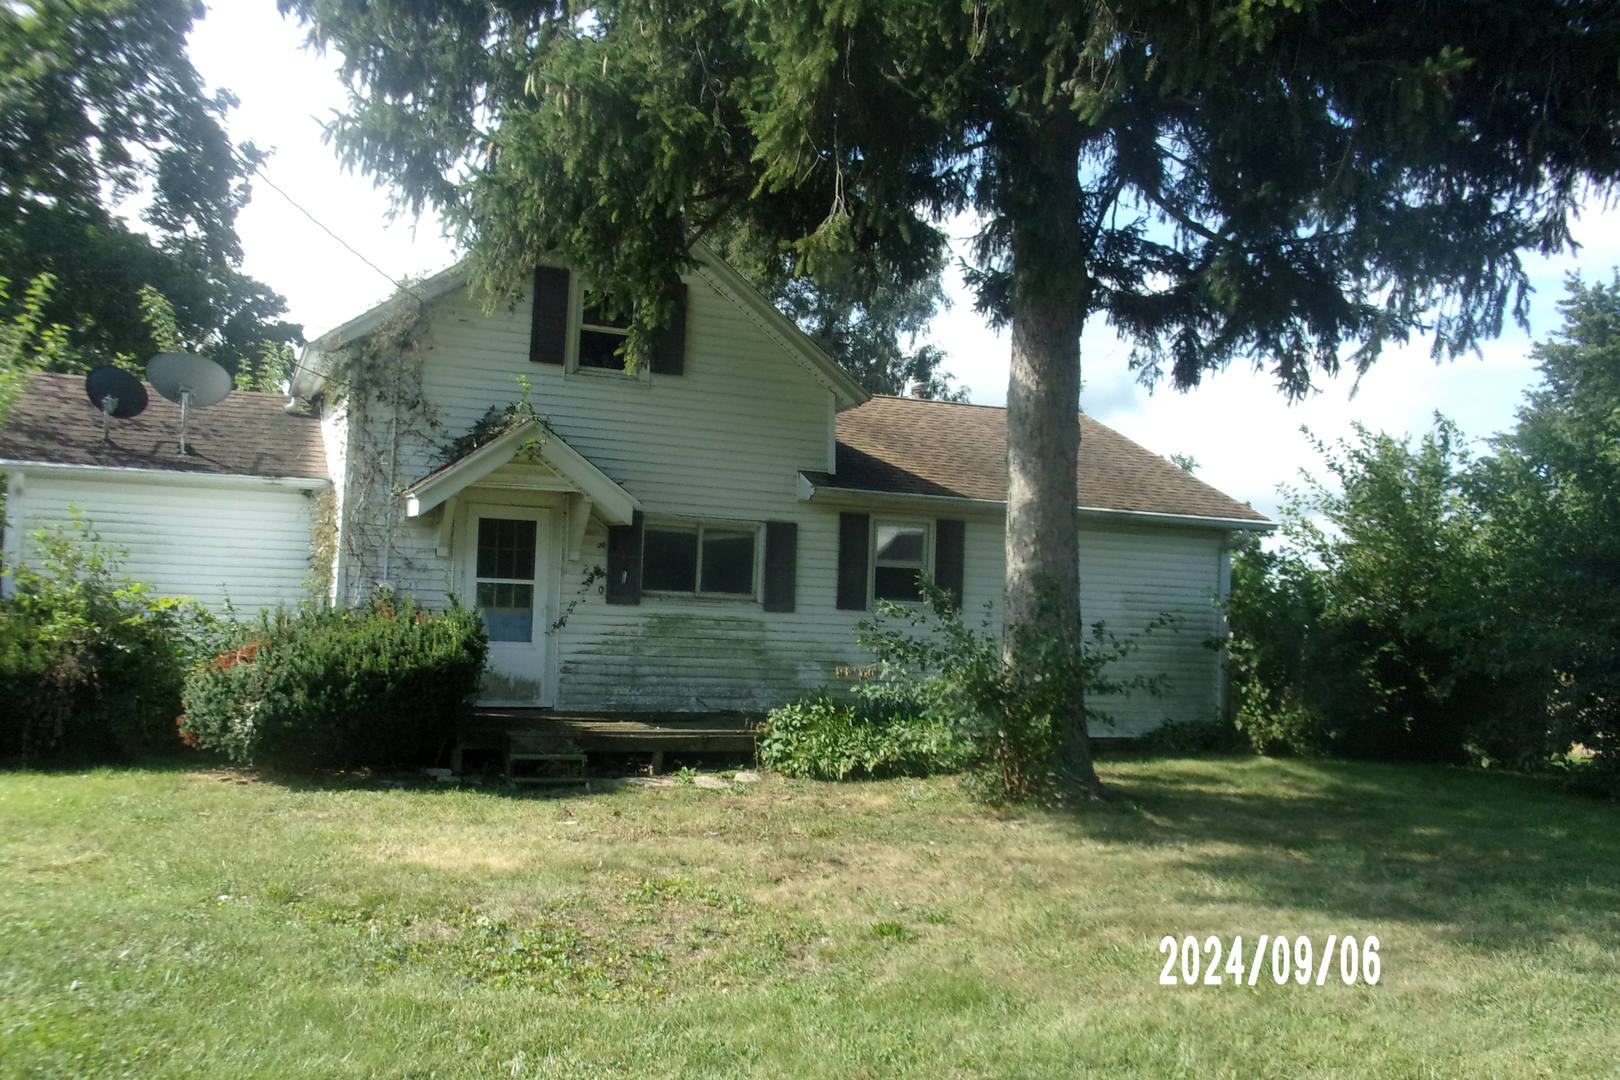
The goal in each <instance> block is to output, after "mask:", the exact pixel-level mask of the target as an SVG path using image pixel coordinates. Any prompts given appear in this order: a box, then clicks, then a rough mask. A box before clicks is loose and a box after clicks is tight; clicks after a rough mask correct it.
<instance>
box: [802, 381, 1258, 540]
mask: <svg viewBox="0 0 1620 1080" xmlns="http://www.w3.org/2000/svg"><path fill="white" fill-rule="evenodd" d="M1080 439H1081V452H1080V459H1079V461H1080V482H1079V486H1078V490H1077V491H1076V492H1075V501H1076V504H1077V505H1079V506H1083V507H1087V508H1090V509H1097V510H1136V511H1142V512H1146V513H1154V514H1185V515H1190V516H1194V517H1214V518H1240V519H1243V520H1246V521H1265V520H1266V518H1265V517H1264V516H1263V515H1261V514H1258V513H1256V512H1255V511H1254V510H1253V509H1251V508H1250V507H1248V506H1246V505H1244V504H1243V503H1240V502H1238V501H1237V500H1236V499H1233V498H1232V497H1230V496H1228V495H1223V494H1222V493H1221V492H1219V491H1216V490H1215V489H1214V488H1212V487H1210V486H1209V485H1208V484H1206V483H1204V482H1203V481H1202V480H1200V479H1198V478H1197V477H1196V476H1193V475H1192V474H1191V473H1189V472H1187V471H1186V470H1185V469H1183V468H1181V467H1180V466H1178V465H1175V464H1172V463H1171V462H1169V461H1166V460H1165V459H1164V458H1162V457H1160V456H1158V455H1157V454H1154V453H1151V452H1150V451H1148V450H1145V449H1143V448H1142V447H1140V446H1138V445H1137V444H1136V443H1133V442H1132V441H1131V440H1129V439H1127V438H1126V437H1125V436H1123V435H1121V434H1119V432H1117V431H1113V430H1112V429H1110V428H1106V427H1104V426H1103V425H1102V424H1099V423H1098V422H1097V421H1095V420H1093V419H1092V418H1091V417H1089V416H1085V415H1082V416H1081V417H1080ZM837 464H838V472H837V474H836V475H832V474H828V473H813V472H807V473H805V474H804V475H805V477H806V478H807V479H808V480H809V481H810V482H811V483H813V484H816V485H817V486H821V487H828V488H841V489H845V490H856V491H873V492H881V493H886V494H908V495H944V496H954V497H958V498H968V499H987V500H991V501H995V502H1005V501H1006V499H1007V410H1006V409H1002V408H995V407H992V406H987V405H963V404H958V403H956V402H950V401H924V400H919V399H917V398H898V397H874V398H873V399H872V400H871V401H868V402H867V403H866V404H864V405H860V406H857V407H856V408H853V409H849V410H847V411H845V412H842V413H839V414H838V447H837Z"/></svg>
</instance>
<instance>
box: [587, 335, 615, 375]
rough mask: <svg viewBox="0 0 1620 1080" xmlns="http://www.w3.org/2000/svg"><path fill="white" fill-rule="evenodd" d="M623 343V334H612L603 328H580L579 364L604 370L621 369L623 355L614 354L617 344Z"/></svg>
mask: <svg viewBox="0 0 1620 1080" xmlns="http://www.w3.org/2000/svg"><path fill="white" fill-rule="evenodd" d="M623 344H624V335H623V334H613V333H608V332H606V331H603V330H581V331H580V332H579V366H580V367H584V368H598V369H601V370H604V371H623V370H624V357H622V356H618V355H616V352H617V350H618V348H619V346H620V345H623Z"/></svg>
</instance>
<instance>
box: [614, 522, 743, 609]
mask: <svg viewBox="0 0 1620 1080" xmlns="http://www.w3.org/2000/svg"><path fill="white" fill-rule="evenodd" d="M758 548H759V528H758V527H757V526H755V525H749V524H739V523H736V522H724V523H721V522H698V523H693V524H688V523H663V522H659V523H652V522H649V523H648V524H647V525H646V527H645V529H644V532H643V539H642V553H641V560H642V561H641V588H642V590H643V591H645V592H662V593H689V594H691V595H694V596H717V597H725V598H728V599H734V600H751V599H753V598H754V596H755V594H756V592H757V589H756V574H755V565H756V563H757V561H758V560H757V559H756V558H755V555H756V552H757V550H758Z"/></svg>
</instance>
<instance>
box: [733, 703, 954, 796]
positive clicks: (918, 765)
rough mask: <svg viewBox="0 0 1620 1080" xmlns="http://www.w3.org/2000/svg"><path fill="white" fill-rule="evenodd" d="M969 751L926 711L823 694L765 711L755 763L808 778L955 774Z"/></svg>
mask: <svg viewBox="0 0 1620 1080" xmlns="http://www.w3.org/2000/svg"><path fill="white" fill-rule="evenodd" d="M972 749H973V748H972V745H971V743H970V742H969V741H968V739H967V737H966V736H965V734H964V733H963V732H962V731H960V730H958V729H957V728H955V727H952V726H951V725H950V724H948V723H945V722H942V721H941V720H940V719H939V718H937V717H935V716H933V715H930V714H928V713H926V712H923V711H920V710H916V709H906V708H896V707H886V706H885V705H884V704H883V703H882V702H880V701H878V700H877V699H875V698H867V699H858V700H856V701H853V702H839V701H834V700H833V699H832V698H831V697H829V696H827V695H826V694H817V695H814V696H812V697H809V698H806V699H805V700H804V701H800V702H796V703H794V704H792V705H786V706H784V707H782V708H780V709H774V710H772V711H771V713H770V715H769V716H768V717H767V718H766V721H765V724H764V726H763V727H762V728H761V729H760V733H759V760H760V763H761V764H762V765H764V766H765V767H766V768H769V769H775V770H776V771H777V772H779V773H781V774H782V775H784V776H797V777H803V778H805V779H809V780H866V779H880V778H883V777H889V776H932V775H935V774H938V773H952V772H959V771H961V770H962V769H963V768H964V767H965V766H966V765H967V763H968V761H969V760H971V757H972Z"/></svg>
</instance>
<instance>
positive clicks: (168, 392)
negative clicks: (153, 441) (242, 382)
mask: <svg viewBox="0 0 1620 1080" xmlns="http://www.w3.org/2000/svg"><path fill="white" fill-rule="evenodd" d="M146 377H147V379H148V380H150V381H151V383H152V386H153V387H155V388H156V390H157V392H158V393H160V394H162V395H163V396H164V397H166V398H168V399H169V400H170V401H173V402H176V403H178V404H179V406H180V452H181V453H182V454H189V453H191V447H189V446H188V445H186V422H187V420H188V418H189V416H190V413H191V409H192V407H193V406H195V407H197V408H199V409H206V408H207V407H208V406H210V405H218V404H219V403H220V402H221V401H224V400H225V395H226V394H229V393H230V392H231V377H230V375H229V374H228V373H227V372H226V371H225V369H224V368H222V367H220V366H219V365H218V364H216V363H214V362H213V361H212V360H209V359H208V358H207V357H203V356H194V355H193V354H191V353H158V354H157V355H156V356H154V357H152V359H151V360H150V361H149V362H148V363H147V365H146Z"/></svg>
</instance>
